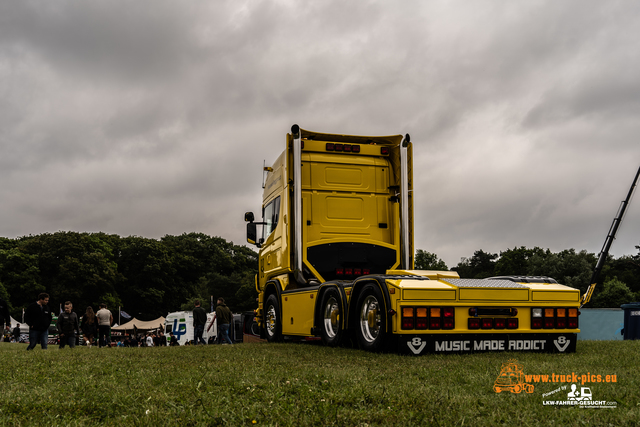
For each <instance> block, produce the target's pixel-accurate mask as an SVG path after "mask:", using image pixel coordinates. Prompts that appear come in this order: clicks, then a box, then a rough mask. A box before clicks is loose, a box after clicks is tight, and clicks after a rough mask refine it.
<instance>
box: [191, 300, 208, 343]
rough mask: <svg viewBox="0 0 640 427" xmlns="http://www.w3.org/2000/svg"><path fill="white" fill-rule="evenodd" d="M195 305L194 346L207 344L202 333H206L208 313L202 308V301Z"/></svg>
mask: <svg viewBox="0 0 640 427" xmlns="http://www.w3.org/2000/svg"><path fill="white" fill-rule="evenodd" d="M194 305H195V306H196V308H194V309H193V344H195V345H198V344H199V343H202V344H206V341H205V340H204V339H203V338H202V333H203V332H204V325H205V324H206V323H207V312H206V311H204V308H202V307H200V301H198V300H196V302H195V303H194Z"/></svg>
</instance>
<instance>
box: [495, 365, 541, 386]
mask: <svg viewBox="0 0 640 427" xmlns="http://www.w3.org/2000/svg"><path fill="white" fill-rule="evenodd" d="M493 389H494V390H495V392H496V393H500V392H502V391H510V392H511V393H520V392H522V391H524V392H526V393H533V385H532V384H528V383H526V382H525V375H524V371H523V369H522V365H520V364H518V361H517V360H514V359H509V361H508V362H507V363H503V364H502V367H501V368H500V374H498V378H496V381H495V383H493Z"/></svg>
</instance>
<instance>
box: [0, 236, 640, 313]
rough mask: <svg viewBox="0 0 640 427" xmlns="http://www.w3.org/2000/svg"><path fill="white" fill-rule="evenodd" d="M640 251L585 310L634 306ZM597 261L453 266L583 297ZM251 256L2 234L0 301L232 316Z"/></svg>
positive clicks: (607, 276) (204, 244) (211, 241)
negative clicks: (197, 310)
mask: <svg viewBox="0 0 640 427" xmlns="http://www.w3.org/2000/svg"><path fill="white" fill-rule="evenodd" d="M636 248H637V249H638V250H639V253H638V255H635V256H622V257H620V258H617V259H616V258H613V257H611V256H609V257H608V259H607V262H606V263H605V266H604V268H603V270H602V273H601V275H600V280H599V286H598V287H597V288H596V291H595V293H594V296H593V298H592V301H591V303H590V304H589V306H590V307H619V306H620V304H624V303H627V302H630V301H637V300H640V246H637V247H636ZM415 260H416V269H421V270H449V268H448V266H447V265H446V264H445V263H444V262H443V261H442V260H441V259H439V258H438V256H437V255H436V254H433V253H430V252H426V251H424V250H421V249H418V250H417V252H416V257H415ZM596 260H597V257H596V255H595V254H593V253H588V252H586V251H580V252H576V251H575V250H573V249H568V250H564V251H561V252H558V253H553V252H551V251H550V250H548V249H547V250H543V249H541V248H538V247H536V248H533V249H528V248H525V247H520V248H514V249H509V250H506V251H503V252H500V254H492V253H487V252H484V251H482V250H478V251H476V252H475V253H474V254H473V256H472V257H470V258H463V259H462V260H461V261H460V262H459V263H458V265H457V266H455V267H453V268H451V270H454V271H457V272H458V274H459V275H460V277H462V278H478V279H482V278H486V277H492V276H505V275H526V276H548V277H553V278H554V279H556V280H557V281H558V282H559V283H562V284H565V285H568V286H571V287H574V288H577V289H580V291H581V292H584V291H585V290H586V288H587V286H588V285H589V281H590V278H591V274H592V272H593V269H594V267H595V263H596ZM257 266H258V259H257V254H256V253H255V252H254V251H253V250H252V249H250V248H248V247H246V246H237V245H234V244H233V243H230V242H227V241H226V240H224V239H223V238H220V237H210V236H207V235H205V234H202V233H189V234H183V235H181V236H169V235H167V236H165V237H163V238H161V239H159V240H157V239H149V238H144V237H137V236H129V237H120V236H117V235H113V234H104V233H75V232H57V233H53V234H50V233H46V234H41V235H36V236H25V237H20V238H17V239H8V238H0V297H2V298H4V299H5V300H7V301H8V302H9V305H10V311H11V314H12V316H13V317H14V318H16V319H20V318H21V316H22V310H23V309H24V308H25V307H26V306H27V305H29V304H30V303H32V302H33V301H35V299H36V297H37V295H38V294H39V293H40V292H47V293H48V294H49V295H50V296H51V301H50V304H51V306H52V307H57V306H58V305H59V304H63V303H64V302H65V301H71V302H73V304H74V308H75V310H76V311H78V312H84V310H85V308H86V307H87V306H92V307H94V308H95V307H96V306H97V305H98V303H100V302H105V303H106V304H107V305H108V306H109V308H110V309H112V310H116V309H117V308H118V307H122V310H124V311H126V312H127V313H129V314H131V315H133V316H135V317H138V318H139V319H142V320H151V319H155V318H157V317H158V316H164V315H166V314H167V313H169V312H172V311H177V310H189V309H192V308H193V301H194V300H196V299H199V300H201V301H202V303H203V306H205V307H207V308H208V307H209V301H210V298H211V297H214V298H216V299H217V298H218V297H224V298H225V300H226V301H227V303H228V305H229V306H230V307H231V308H232V310H233V311H235V312H241V311H245V310H253V309H254V308H255V307H256V302H255V301H256V296H257V293H256V290H255V284H254V283H255V282H254V276H255V274H256V273H257Z"/></svg>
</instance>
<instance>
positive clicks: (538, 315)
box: [531, 307, 580, 329]
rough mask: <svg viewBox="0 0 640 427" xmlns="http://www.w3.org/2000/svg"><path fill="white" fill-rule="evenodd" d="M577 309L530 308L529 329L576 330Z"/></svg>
mask: <svg viewBox="0 0 640 427" xmlns="http://www.w3.org/2000/svg"><path fill="white" fill-rule="evenodd" d="M579 314H580V312H579V311H578V309H577V308H570V307H569V308H565V307H558V308H550V307H544V308H532V309H531V329H577V328H578V315H579Z"/></svg>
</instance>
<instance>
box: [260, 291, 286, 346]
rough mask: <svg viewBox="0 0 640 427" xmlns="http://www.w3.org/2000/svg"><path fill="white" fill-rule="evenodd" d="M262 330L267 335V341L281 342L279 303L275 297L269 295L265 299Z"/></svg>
mask: <svg viewBox="0 0 640 427" xmlns="http://www.w3.org/2000/svg"><path fill="white" fill-rule="evenodd" d="M264 320H265V322H264V323H265V325H264V329H265V332H266V335H267V341H269V342H279V341H282V324H281V322H280V303H279V302H278V297H277V296H276V295H273V294H272V295H269V298H267V306H266V308H265V315H264Z"/></svg>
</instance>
